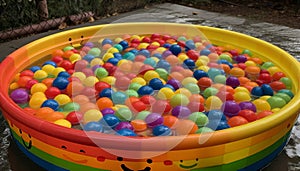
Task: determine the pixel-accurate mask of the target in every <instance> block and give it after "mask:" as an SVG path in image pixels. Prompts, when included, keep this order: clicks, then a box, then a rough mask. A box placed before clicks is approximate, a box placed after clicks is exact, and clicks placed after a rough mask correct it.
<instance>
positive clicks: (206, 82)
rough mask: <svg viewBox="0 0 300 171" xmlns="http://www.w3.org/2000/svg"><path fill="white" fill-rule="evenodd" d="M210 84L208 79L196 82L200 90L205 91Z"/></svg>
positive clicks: (204, 78) (203, 78)
mask: <svg viewBox="0 0 300 171" xmlns="http://www.w3.org/2000/svg"><path fill="white" fill-rule="evenodd" d="M212 83H213V82H212V80H211V79H210V78H208V77H202V78H200V79H199V80H198V82H197V84H198V86H199V87H200V89H201V90H205V89H206V88H207V87H210V86H211V85H212Z"/></svg>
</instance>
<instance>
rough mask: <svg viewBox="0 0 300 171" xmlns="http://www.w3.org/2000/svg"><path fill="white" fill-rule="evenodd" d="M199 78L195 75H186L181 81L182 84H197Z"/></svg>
mask: <svg viewBox="0 0 300 171" xmlns="http://www.w3.org/2000/svg"><path fill="white" fill-rule="evenodd" d="M197 82H198V80H197V79H196V78H194V77H186V78H184V79H183V80H182V81H181V84H182V85H183V86H185V85H187V84H189V83H194V84H197Z"/></svg>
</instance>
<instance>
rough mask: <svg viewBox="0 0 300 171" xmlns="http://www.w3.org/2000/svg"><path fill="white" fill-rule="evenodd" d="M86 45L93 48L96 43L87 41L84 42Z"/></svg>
mask: <svg viewBox="0 0 300 171" xmlns="http://www.w3.org/2000/svg"><path fill="white" fill-rule="evenodd" d="M84 46H87V47H89V48H92V47H94V43H93V42H86V43H85V44H84Z"/></svg>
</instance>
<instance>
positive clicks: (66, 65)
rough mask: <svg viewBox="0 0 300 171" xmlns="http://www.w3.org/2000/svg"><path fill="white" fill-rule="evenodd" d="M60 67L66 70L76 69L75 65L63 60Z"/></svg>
mask: <svg viewBox="0 0 300 171" xmlns="http://www.w3.org/2000/svg"><path fill="white" fill-rule="evenodd" d="M59 66H60V67H62V68H64V69H65V70H69V69H74V65H73V64H72V63H71V62H70V61H69V60H63V61H62V62H61V63H60V65H59Z"/></svg>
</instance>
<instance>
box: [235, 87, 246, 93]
mask: <svg viewBox="0 0 300 171" xmlns="http://www.w3.org/2000/svg"><path fill="white" fill-rule="evenodd" d="M234 92H235V93H237V92H245V93H247V94H250V92H249V90H248V89H247V88H246V87H241V86H238V87H236V88H235V89H234Z"/></svg>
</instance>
